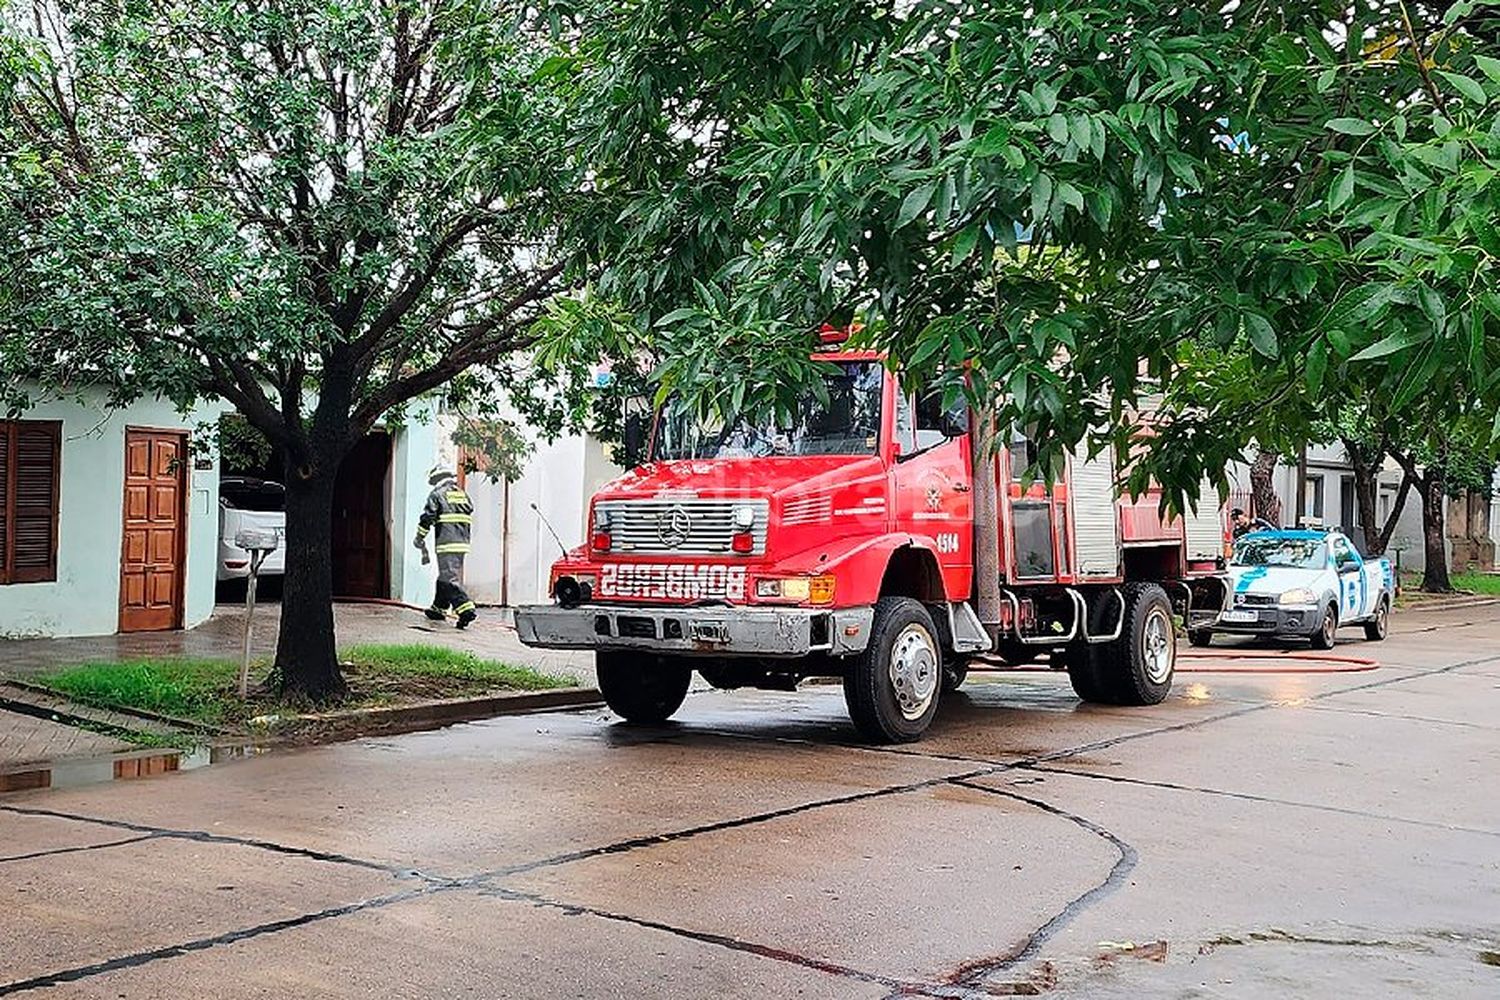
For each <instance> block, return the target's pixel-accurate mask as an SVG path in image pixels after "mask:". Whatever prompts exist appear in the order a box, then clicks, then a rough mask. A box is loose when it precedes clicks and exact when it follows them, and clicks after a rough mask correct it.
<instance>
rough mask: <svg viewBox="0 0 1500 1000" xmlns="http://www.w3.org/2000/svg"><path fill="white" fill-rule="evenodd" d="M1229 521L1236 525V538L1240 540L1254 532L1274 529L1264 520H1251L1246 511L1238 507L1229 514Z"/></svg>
mask: <svg viewBox="0 0 1500 1000" xmlns="http://www.w3.org/2000/svg"><path fill="white" fill-rule="evenodd" d="M1229 519H1230V521H1232V522H1233V523H1234V537H1235V538H1239V537H1240V536H1241V535H1248V534H1250V532H1252V531H1266V530H1267V529H1269V528H1271V527H1272V525H1271V523H1270V522H1269V521H1266V520H1265V519H1264V518H1259V517H1257V518H1251V517H1250V515H1249V514H1246V513H1245V511H1244V509H1243V508H1240V507H1236V508H1235V509H1234V510H1232V511H1230V512H1229Z"/></svg>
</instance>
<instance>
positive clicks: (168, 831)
mask: <svg viewBox="0 0 1500 1000" xmlns="http://www.w3.org/2000/svg"><path fill="white" fill-rule="evenodd" d="M0 812H8V813H14V814H16V815H18V816H44V817H47V818H48V819H66V820H72V821H73V822H76V823H92V824H94V825H96V826H105V827H111V828H113V829H117V830H131V831H133V832H136V833H142V834H146V835H147V836H146V837H141V838H138V839H142V840H145V839H148V838H153V837H160V838H164V839H170V840H189V841H194V842H196V843H201V844H232V845H235V846H237V847H253V848H256V849H258V850H262V851H270V852H272V853H273V854H286V855H290V856H292V857H298V858H306V859H308V860H311V861H324V862H328V863H329V864H338V865H350V866H352V867H355V868H365V869H368V870H370V871H377V872H381V873H382V874H385V875H392V876H394V877H396V878H415V879H421V880H422V881H426V882H435V883H442V882H444V881H446V880H445V879H443V878H442V877H440V876H431V875H427V874H425V873H423V872H421V871H419V870H417V869H415V868H400V867H397V866H395V865H386V864H381V863H380V862H378V861H367V860H365V859H364V858H355V857H350V856H349V855H347V854H336V853H334V852H331V851H318V850H314V849H312V848H308V847H289V846H287V845H285V844H278V843H276V842H274V841H270V840H258V839H256V838H254V837H236V836H234V835H232V834H224V833H209V832H208V831H207V830H179V829H174V828H172V827H164V826H151V825H150V824H147V823H132V822H130V821H129V820H123V819H106V818H103V817H99V816H84V815H82V814H79V813H68V812H60V811H58V810H56V809H39V808H37V807H35V806H12V805H0ZM121 843H125V841H121ZM99 846H105V845H99ZM0 860H11V859H0Z"/></svg>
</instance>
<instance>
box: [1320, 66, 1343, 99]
mask: <svg viewBox="0 0 1500 1000" xmlns="http://www.w3.org/2000/svg"><path fill="white" fill-rule="evenodd" d="M1338 78H1339V71H1338V70H1337V69H1325V70H1324V71H1323V72H1321V73H1319V74H1318V81H1317V84H1316V87H1317V89H1318V93H1320V94H1326V93H1328V92H1329V91H1330V90H1332V89H1333V85H1334V83H1336V82H1337V81H1338Z"/></svg>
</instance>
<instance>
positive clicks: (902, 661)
mask: <svg viewBox="0 0 1500 1000" xmlns="http://www.w3.org/2000/svg"><path fill="white" fill-rule="evenodd" d="M942 688H943V654H942V647H941V645H940V644H939V643H938V631H937V628H936V626H934V625H933V623H932V616H931V615H930V614H928V613H927V609H926V608H925V607H923V606H922V603H921V602H920V601H915V600H912V599H911V598H909V597H882V598H881V599H880V600H879V601H877V602H876V604H875V623H874V625H873V627H872V628H871V630H870V644H869V646H867V647H866V648H865V651H864V652H863V653H861V654H860V655H859V656H857V657H855V658H854V659H853V661H852V662H851V663H850V666H849V669H848V670H847V672H845V674H844V702H845V704H847V705H848V707H849V718H850V719H852V720H853V721H854V728H856V729H858V730H859V733H860V735H861V736H863V737H864V738H865V739H867V740H869V741H870V742H872V743H909V742H911V741H912V740H915V739H918V738H919V737H920V736H921V735H922V733H924V732H925V731H926V730H927V727H928V726H929V725H930V724H931V723H932V717H933V716H934V715H936V714H937V706H938V699H939V696H940V695H941V694H942Z"/></svg>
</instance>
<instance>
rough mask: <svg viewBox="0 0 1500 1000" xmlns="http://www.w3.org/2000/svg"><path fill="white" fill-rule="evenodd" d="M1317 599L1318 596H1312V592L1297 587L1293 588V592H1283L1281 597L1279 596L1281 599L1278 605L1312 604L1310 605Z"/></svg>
mask: <svg viewBox="0 0 1500 1000" xmlns="http://www.w3.org/2000/svg"><path fill="white" fill-rule="evenodd" d="M1317 599H1318V595H1316V594H1314V593H1313V592H1312V591H1310V590H1308V589H1307V588H1306V587H1297V588H1295V589H1293V590H1288V591H1285V592H1283V593H1282V595H1281V597H1280V598H1279V600H1278V603H1280V604H1312V603H1314V602H1316V601H1317Z"/></svg>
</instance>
